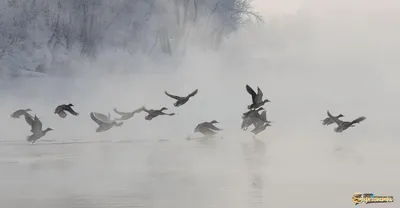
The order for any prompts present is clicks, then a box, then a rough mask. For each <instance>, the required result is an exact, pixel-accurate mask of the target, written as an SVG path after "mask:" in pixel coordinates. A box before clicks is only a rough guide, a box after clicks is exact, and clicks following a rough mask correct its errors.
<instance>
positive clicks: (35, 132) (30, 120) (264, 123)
mask: <svg viewBox="0 0 400 208" xmlns="http://www.w3.org/2000/svg"><path fill="white" fill-rule="evenodd" d="M246 90H247V92H248V93H249V94H250V95H251V98H252V102H251V104H250V105H248V106H247V110H248V111H247V112H245V113H243V115H242V120H243V121H242V125H241V129H242V130H243V131H247V129H248V127H250V126H252V125H253V127H254V128H253V129H252V130H251V132H252V133H253V138H255V136H256V135H257V134H259V133H260V132H262V131H264V130H265V129H266V128H267V127H268V126H271V121H268V120H267V113H266V110H265V109H264V108H263V107H262V106H264V104H265V103H267V102H271V101H270V100H268V99H264V100H263V92H262V91H261V89H260V88H259V87H257V93H256V92H255V91H254V90H253V89H252V88H251V87H250V86H249V85H246ZM197 92H198V90H197V89H196V90H194V91H193V92H192V93H190V94H189V95H187V96H184V97H180V96H176V95H172V94H169V93H168V92H167V91H165V94H166V95H167V96H168V97H170V98H173V99H175V100H176V102H175V103H174V106H175V107H179V106H182V105H184V104H185V103H187V102H188V101H189V99H190V98H191V97H193V96H195V95H196V94H197ZM73 106H74V105H73V104H62V105H59V106H57V107H56V109H55V110H54V114H57V115H59V116H60V117H61V118H66V116H67V112H68V113H70V114H71V115H74V116H78V115H79V113H77V112H76V111H74V110H73V109H72V107H73ZM113 110H114V112H115V113H116V114H118V115H119V116H120V117H119V118H115V119H112V118H111V115H110V113H108V115H105V114H102V113H98V112H91V113H90V118H91V119H92V120H93V121H94V122H95V123H96V124H97V125H98V127H97V129H96V132H104V131H107V130H109V129H111V128H113V127H119V126H122V124H123V121H126V120H128V119H130V118H132V117H133V116H134V115H135V114H137V113H141V112H145V113H147V115H146V116H145V119H146V120H148V121H150V120H152V119H154V118H156V117H158V116H162V115H168V116H174V115H175V113H165V112H164V111H165V110H168V109H167V108H166V107H163V108H161V109H159V110H156V109H146V108H145V107H144V106H143V107H141V108H138V109H136V110H134V111H132V112H121V111H118V110H117V109H116V108H114V109H113ZM30 111H32V110H31V109H29V108H28V109H19V110H17V111H15V112H14V113H12V114H11V117H12V118H20V117H21V116H24V118H25V121H26V123H27V124H28V125H29V126H30V127H31V133H32V134H31V135H29V136H28V137H27V141H28V142H32V144H33V143H35V142H36V141H37V140H38V139H40V138H42V137H43V136H45V135H46V133H47V132H49V131H52V130H53V129H52V128H46V129H45V130H43V125H42V122H41V121H40V119H39V118H38V117H37V116H36V115H34V116H32V115H31V114H30V113H29V112H30ZM260 112H261V113H260ZM327 114H328V117H327V118H325V119H324V120H322V124H323V125H325V126H329V125H331V124H334V123H335V124H336V125H337V127H335V128H334V131H335V132H337V133H340V132H343V131H344V130H346V129H348V128H349V127H354V124H356V123H360V122H362V121H364V120H365V119H366V117H364V116H361V117H359V118H357V119H355V120H353V121H342V120H340V118H341V117H344V116H343V115H342V114H339V115H338V116H332V115H331V113H330V112H329V111H327ZM216 123H219V122H218V121H216V120H212V121H210V122H202V123H200V124H198V125H197V126H196V128H195V129H194V133H196V132H199V133H201V134H203V135H204V136H203V137H201V139H207V138H213V137H215V135H216V134H217V133H218V131H221V130H222V129H220V128H218V127H216V126H215V125H214V124H216ZM187 139H188V140H190V139H191V138H190V137H188V138H187Z"/></svg>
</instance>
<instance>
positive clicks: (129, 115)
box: [114, 107, 143, 120]
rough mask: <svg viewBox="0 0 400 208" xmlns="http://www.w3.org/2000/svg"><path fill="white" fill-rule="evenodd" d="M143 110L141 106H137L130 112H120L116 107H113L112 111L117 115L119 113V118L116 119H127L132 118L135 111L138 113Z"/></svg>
mask: <svg viewBox="0 0 400 208" xmlns="http://www.w3.org/2000/svg"><path fill="white" fill-rule="evenodd" d="M142 111H143V107H141V108H138V109H136V110H134V111H132V112H120V111H118V110H117V109H116V108H114V112H115V113H116V114H118V115H120V116H121V117H120V118H117V119H116V120H128V119H130V118H132V117H133V116H134V115H135V114H136V113H140V112H142Z"/></svg>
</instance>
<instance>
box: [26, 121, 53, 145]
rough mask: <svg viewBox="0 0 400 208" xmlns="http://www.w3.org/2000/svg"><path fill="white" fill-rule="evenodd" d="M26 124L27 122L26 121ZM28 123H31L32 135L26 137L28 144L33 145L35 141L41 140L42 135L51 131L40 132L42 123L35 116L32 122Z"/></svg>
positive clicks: (48, 129) (49, 129)
mask: <svg viewBox="0 0 400 208" xmlns="http://www.w3.org/2000/svg"><path fill="white" fill-rule="evenodd" d="M27 122H28V121H27ZM28 123H31V132H32V133H33V134H32V135H30V136H28V137H27V138H26V140H27V141H28V142H32V144H33V143H35V142H36V140H38V139H40V138H42V137H43V136H44V135H46V133H47V132H49V131H52V130H53V129H52V128H47V129H45V130H42V126H43V125H42V122H41V121H40V120H39V118H38V117H37V116H36V115H35V117H34V120H33V121H30V122H28Z"/></svg>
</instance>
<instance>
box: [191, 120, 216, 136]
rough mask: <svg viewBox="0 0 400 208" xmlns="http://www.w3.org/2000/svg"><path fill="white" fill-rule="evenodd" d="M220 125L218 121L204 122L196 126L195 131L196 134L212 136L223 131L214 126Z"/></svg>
mask: <svg viewBox="0 0 400 208" xmlns="http://www.w3.org/2000/svg"><path fill="white" fill-rule="evenodd" d="M216 123H219V122H218V121H216V120H212V121H210V122H203V123H200V124H199V125H197V126H196V128H195V129H194V133H196V132H199V133H202V134H204V135H205V136H212V135H215V134H217V132H215V131H221V130H222V129H220V128H218V127H216V126H214V124H216Z"/></svg>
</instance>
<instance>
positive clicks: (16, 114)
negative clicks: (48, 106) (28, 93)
mask: <svg viewBox="0 0 400 208" xmlns="http://www.w3.org/2000/svg"><path fill="white" fill-rule="evenodd" d="M29 111H32V110H31V109H30V108H27V109H19V110H16V111H15V112H14V113H12V114H11V118H20V117H21V116H22V115H24V114H25V113H27V112H29Z"/></svg>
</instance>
